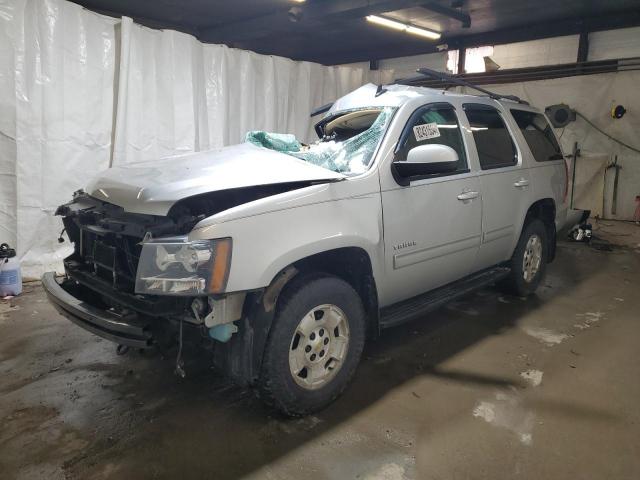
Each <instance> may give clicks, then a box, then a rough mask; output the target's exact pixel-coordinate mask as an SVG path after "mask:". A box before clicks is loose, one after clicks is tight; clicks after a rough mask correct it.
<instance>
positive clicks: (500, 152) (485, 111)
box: [463, 103, 518, 170]
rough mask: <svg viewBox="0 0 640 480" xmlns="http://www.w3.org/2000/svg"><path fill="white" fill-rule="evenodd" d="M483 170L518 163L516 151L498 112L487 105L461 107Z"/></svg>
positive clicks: (470, 104)
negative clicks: (467, 121)
mask: <svg viewBox="0 0 640 480" xmlns="http://www.w3.org/2000/svg"><path fill="white" fill-rule="evenodd" d="M463 108H464V113H465V114H466V115H467V119H468V120H469V126H470V127H471V133H472V134H473V140H474V141H475V143H476V149H477V150H478V158H479V160H480V167H481V168H482V169H483V170H488V169H491V168H500V167H508V166H511V165H515V164H516V163H518V151H517V150H516V145H515V143H514V142H513V139H512V138H511V134H510V133H509V130H507V127H506V125H505V123H504V120H503V119H502V116H501V115H500V112H498V110H496V109H495V108H493V107H491V106H489V105H480V104H473V103H467V104H465V105H463Z"/></svg>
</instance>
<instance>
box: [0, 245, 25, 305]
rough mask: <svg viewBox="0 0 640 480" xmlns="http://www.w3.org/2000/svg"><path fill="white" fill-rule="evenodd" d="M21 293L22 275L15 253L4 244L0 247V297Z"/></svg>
mask: <svg viewBox="0 0 640 480" xmlns="http://www.w3.org/2000/svg"><path fill="white" fill-rule="evenodd" d="M21 293H22V273H21V272H20V262H19V261H18V259H17V258H16V251H15V250H14V249H13V248H11V247H9V245H7V244H6V243H3V244H2V245H0V297H6V296H7V295H14V296H15V295H20V294H21Z"/></svg>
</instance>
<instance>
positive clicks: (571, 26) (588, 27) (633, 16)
mask: <svg viewBox="0 0 640 480" xmlns="http://www.w3.org/2000/svg"><path fill="white" fill-rule="evenodd" d="M637 26H640V11H636V10H633V11H627V12H620V13H616V14H610V15H601V16H599V17H587V18H572V19H565V20H559V21H555V22H546V23H540V24H533V25H524V26H519V27H516V28H510V29H504V30H497V31H493V32H484V33H476V34H472V35H464V36H456V37H446V36H445V37H443V38H442V39H441V40H440V43H446V44H447V45H448V46H449V49H450V50H455V49H459V48H467V47H479V46H483V45H504V44H506V43H515V42H525V41H529V40H539V39H544V38H552V37H562V36H565V35H576V34H580V33H581V32H583V31H588V32H597V31H602V30H616V29H619V28H628V27H637ZM437 51H438V50H437V48H436V46H435V45H433V44H432V43H426V42H401V43H389V44H386V45H385V46H384V47H382V48H376V49H375V52H372V51H371V50H367V51H344V50H343V51H339V52H332V53H330V54H322V53H320V52H318V54H317V55H314V54H313V53H309V54H307V55H306V58H305V60H308V61H312V62H318V63H323V64H325V65H338V64H342V63H352V62H360V61H363V59H366V60H371V59H378V60H381V59H385V58H395V57H405V56H411V55H421V54H427V53H436V52H437Z"/></svg>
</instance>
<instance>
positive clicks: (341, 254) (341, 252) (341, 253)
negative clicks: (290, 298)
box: [293, 247, 379, 335]
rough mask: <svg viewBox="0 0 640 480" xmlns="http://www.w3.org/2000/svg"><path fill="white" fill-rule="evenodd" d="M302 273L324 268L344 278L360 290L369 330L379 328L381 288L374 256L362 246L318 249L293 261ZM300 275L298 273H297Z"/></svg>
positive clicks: (375, 332) (323, 271)
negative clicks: (378, 283) (374, 275)
mask: <svg viewBox="0 0 640 480" xmlns="http://www.w3.org/2000/svg"><path fill="white" fill-rule="evenodd" d="M293 267H294V268H295V269H296V270H297V271H298V275H300V274H304V273H311V272H321V273H328V274H331V275H335V276H336V277H339V278H341V279H343V280H344V281H345V282H347V283H348V284H349V285H351V286H352V287H353V289H354V290H355V291H356V292H357V293H358V295H359V296H360V299H361V300H362V305H363V306H364V308H365V311H366V314H367V319H368V330H369V332H368V333H369V334H372V335H376V334H377V332H378V319H379V315H378V291H377V289H376V284H375V279H374V278H373V269H372V267H371V259H370V258H369V255H368V254H367V252H366V251H364V250H363V249H362V248H359V247H344V248H337V249H334V250H328V251H326V252H321V253H317V254H315V255H311V256H309V257H306V258H303V259H302V260H298V261H297V262H295V263H294V264H293ZM296 276H297V275H296Z"/></svg>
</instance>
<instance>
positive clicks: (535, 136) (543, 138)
mask: <svg viewBox="0 0 640 480" xmlns="http://www.w3.org/2000/svg"><path fill="white" fill-rule="evenodd" d="M511 115H513V118H514V119H515V121H516V123H517V124H518V127H519V128H520V131H521V132H522V135H523V136H524V139H525V140H526V141H527V145H529V149H530V150H531V153H532V154H533V157H534V158H535V159H536V161H537V162H546V161H547V160H562V151H561V150H560V145H558V141H557V140H556V137H555V135H554V134H553V131H552V130H551V126H550V125H549V122H547V119H546V118H544V115H542V114H540V113H534V112H525V111H524V110H511Z"/></svg>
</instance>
